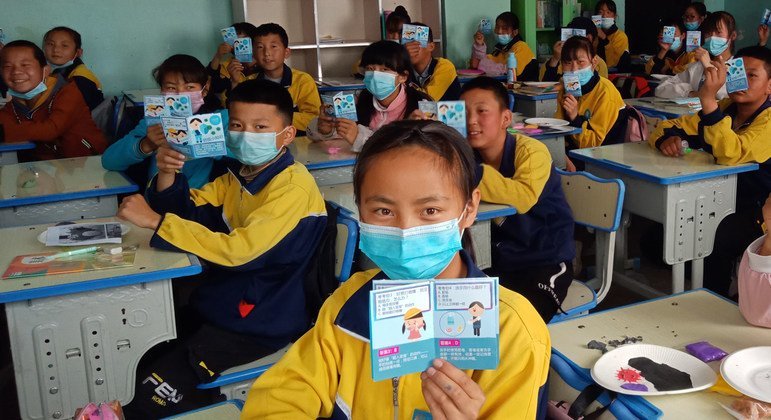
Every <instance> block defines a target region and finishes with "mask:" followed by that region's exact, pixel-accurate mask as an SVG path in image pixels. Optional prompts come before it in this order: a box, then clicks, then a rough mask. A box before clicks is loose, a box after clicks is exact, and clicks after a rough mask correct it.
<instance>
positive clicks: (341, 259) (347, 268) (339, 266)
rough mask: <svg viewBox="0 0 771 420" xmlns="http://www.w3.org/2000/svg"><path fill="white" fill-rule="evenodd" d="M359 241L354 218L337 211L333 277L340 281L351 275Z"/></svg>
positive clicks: (357, 228) (357, 227)
mask: <svg viewBox="0 0 771 420" xmlns="http://www.w3.org/2000/svg"><path fill="white" fill-rule="evenodd" d="M358 242H359V224H358V223H357V222H356V220H353V219H351V218H350V217H348V216H346V215H344V214H342V212H341V213H339V214H338V216H337V240H336V241H335V277H337V279H338V280H339V281H340V282H341V283H342V282H344V281H346V280H348V277H351V267H352V265H353V256H354V255H355V253H356V246H357V245H358Z"/></svg>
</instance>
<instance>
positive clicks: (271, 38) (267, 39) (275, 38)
mask: <svg viewBox="0 0 771 420" xmlns="http://www.w3.org/2000/svg"><path fill="white" fill-rule="evenodd" d="M254 42H255V43H259V42H261V43H265V44H268V43H271V42H281V37H280V36H279V35H278V34H267V35H260V36H256V37H254Z"/></svg>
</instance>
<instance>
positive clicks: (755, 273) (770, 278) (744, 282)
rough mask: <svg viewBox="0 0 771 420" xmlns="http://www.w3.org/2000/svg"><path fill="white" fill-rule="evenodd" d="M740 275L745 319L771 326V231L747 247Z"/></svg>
mask: <svg viewBox="0 0 771 420" xmlns="http://www.w3.org/2000/svg"><path fill="white" fill-rule="evenodd" d="M763 223H764V225H765V226H766V227H768V226H771V196H769V198H767V199H766V202H765V204H764V205H763ZM738 278H739V310H740V311H741V313H742V315H743V316H744V319H746V320H747V322H749V323H750V324H752V325H757V326H759V327H766V328H771V304H770V303H771V235H769V234H768V233H766V234H765V235H763V236H761V237H760V238H758V239H757V240H755V241H754V242H753V243H751V244H750V246H748V247H747V250H746V251H744V257H743V258H742V262H741V264H739V272H738Z"/></svg>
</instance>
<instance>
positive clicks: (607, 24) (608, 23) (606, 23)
mask: <svg viewBox="0 0 771 420" xmlns="http://www.w3.org/2000/svg"><path fill="white" fill-rule="evenodd" d="M615 24H616V18H602V23H601V24H600V26H601V27H602V29H610V28H612V27H613V25H615Z"/></svg>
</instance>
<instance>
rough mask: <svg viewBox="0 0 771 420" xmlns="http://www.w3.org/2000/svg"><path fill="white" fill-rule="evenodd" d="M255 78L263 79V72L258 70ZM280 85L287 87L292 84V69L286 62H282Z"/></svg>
mask: <svg viewBox="0 0 771 420" xmlns="http://www.w3.org/2000/svg"><path fill="white" fill-rule="evenodd" d="M257 78H258V79H260V80H265V73H264V72H260V74H258V75H257ZM281 86H283V87H284V88H287V89H288V88H289V86H292V69H291V68H290V67H289V66H287V65H286V64H284V74H282V75H281Z"/></svg>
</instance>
